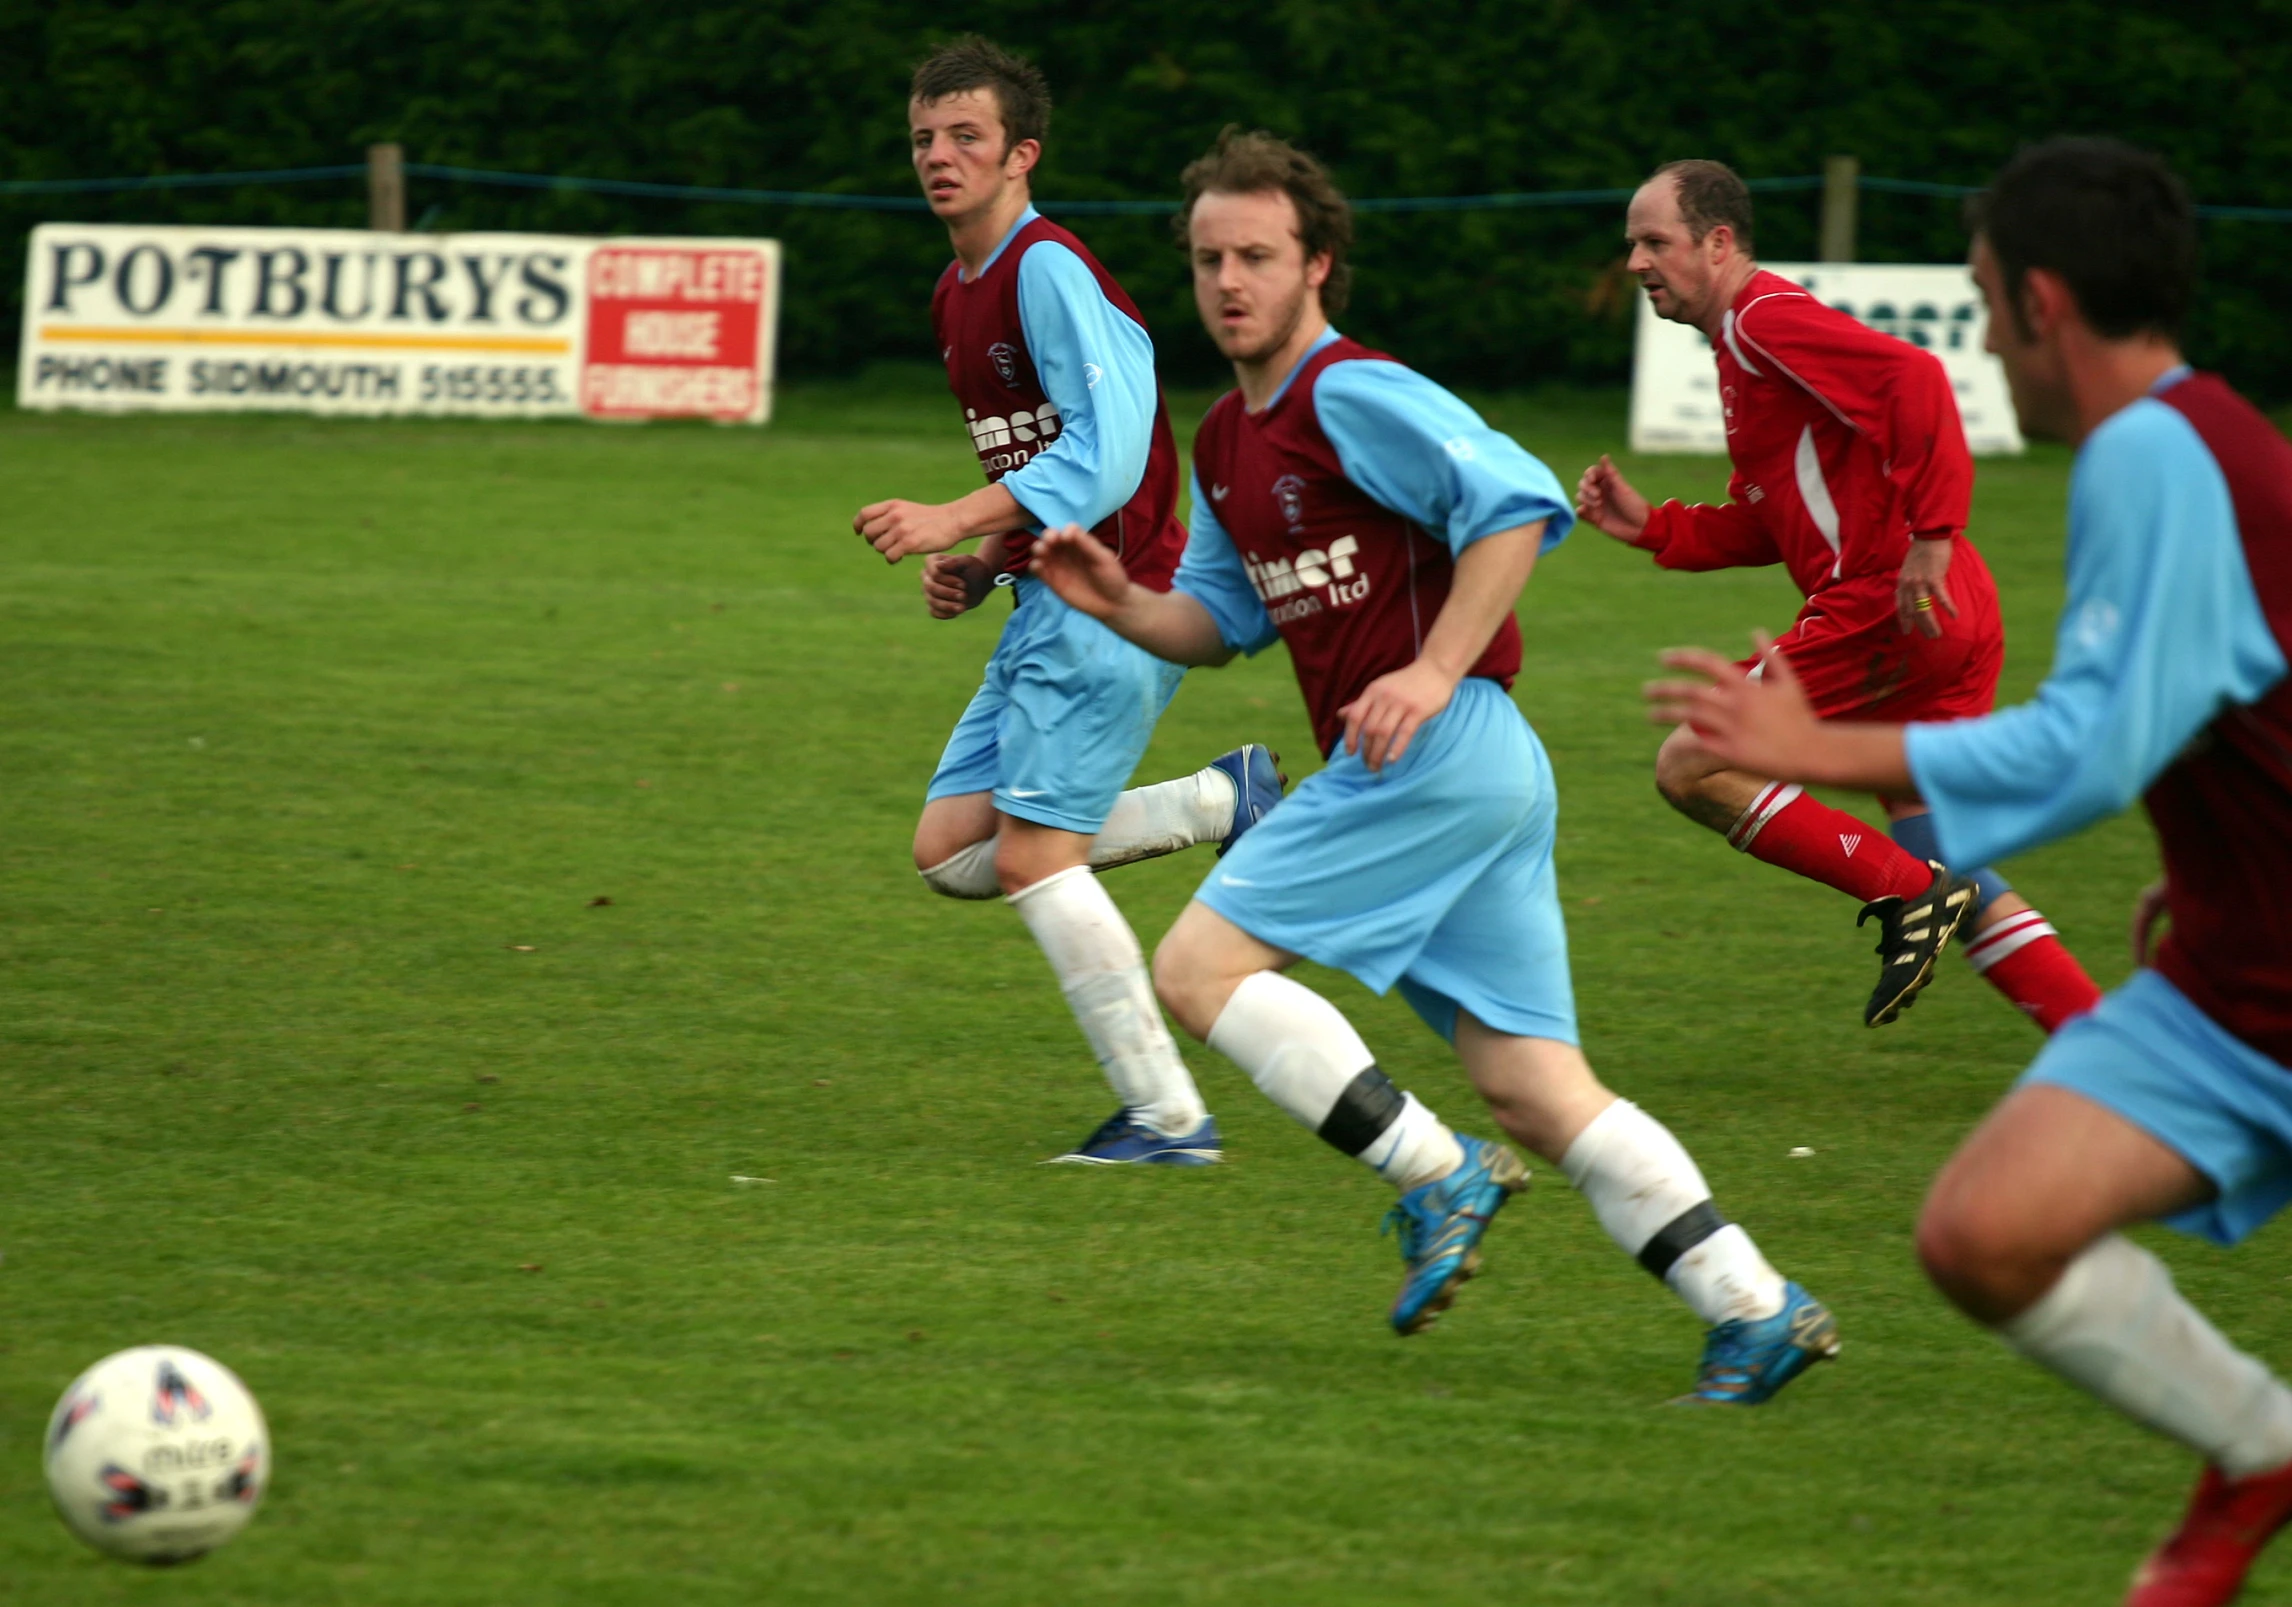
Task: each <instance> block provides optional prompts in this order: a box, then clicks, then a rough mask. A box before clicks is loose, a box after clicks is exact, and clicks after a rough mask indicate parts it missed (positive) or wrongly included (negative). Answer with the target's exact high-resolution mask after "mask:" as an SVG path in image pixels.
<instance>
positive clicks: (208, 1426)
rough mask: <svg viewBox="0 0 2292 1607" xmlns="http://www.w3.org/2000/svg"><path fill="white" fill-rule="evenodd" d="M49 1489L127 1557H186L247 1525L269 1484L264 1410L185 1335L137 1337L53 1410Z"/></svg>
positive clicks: (87, 1531)
mask: <svg viewBox="0 0 2292 1607" xmlns="http://www.w3.org/2000/svg"><path fill="white" fill-rule="evenodd" d="M47 1470H48V1493H49V1494H50V1495H52V1496H54V1497H55V1501H56V1510H57V1511H58V1512H60V1513H62V1514H63V1517H64V1522H65V1523H67V1524H69V1525H70V1526H71V1530H72V1532H73V1533H74V1534H76V1535H78V1536H79V1537H80V1538H81V1539H82V1540H85V1541H86V1542H87V1543H88V1544H89V1545H91V1546H93V1547H95V1548H96V1550H98V1551H101V1552H103V1553H105V1554H106V1555H107V1556H113V1557H119V1558H122V1559H123V1560H125V1561H128V1562H147V1563H153V1564H164V1563H171V1562H189V1561H190V1560H191V1559H192V1558H193V1557H197V1556H202V1555H204V1554H205V1553H207V1552H210V1551H212V1550H214V1549H215V1548H216V1547H217V1546H219V1545H221V1544H222V1543H223V1542H224V1541H226V1540H228V1539H230V1538H231V1536H233V1535H235V1534H237V1533H238V1532H239V1531H240V1530H241V1529H243V1528H245V1527H246V1524H247V1520H248V1519H249V1518H251V1517H253V1516H254V1515H255V1507H256V1505H257V1504H258V1503H260V1502H261V1500H262V1498H263V1491H264V1490H266V1489H267V1488H269V1486H270V1482H271V1439H270V1433H269V1431H268V1430H267V1429H265V1428H264V1426H263V1413H262V1408H261V1407H259V1406H257V1405H256V1404H255V1397H254V1396H253V1395H251V1394H249V1393H248V1392H247V1386H246V1385H244V1384H242V1383H240V1382H239V1378H238V1375H237V1374H236V1373H234V1372H232V1371H231V1369H230V1368H228V1367H225V1366H224V1365H223V1364H222V1363H221V1362H219V1361H216V1360H214V1359H213V1358H211V1357H207V1356H202V1355H201V1354H199V1352H197V1351H195V1350H186V1349H184V1348H183V1347H182V1346H180V1345H139V1346H137V1347H136V1348H135V1349H133V1350H123V1351H120V1352H119V1353H118V1354H117V1355H112V1356H106V1357H105V1358H104V1359H103V1360H102V1361H99V1362H97V1363H96V1364H95V1365H94V1366H93V1367H90V1368H89V1369H88V1370H87V1371H86V1372H84V1373H82V1374H80V1376H79V1377H78V1378H76V1379H74V1380H72V1387H71V1388H69V1389H67V1390H65V1391H64V1398H63V1399H62V1400H60V1401H58V1402H56V1410H55V1413H54V1415H53V1416H51V1417H50V1418H49V1419H48V1441H47Z"/></svg>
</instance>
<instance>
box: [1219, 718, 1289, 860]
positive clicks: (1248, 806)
mask: <svg viewBox="0 0 2292 1607" xmlns="http://www.w3.org/2000/svg"><path fill="white" fill-rule="evenodd" d="M1210 768H1211V769H1212V770H1222V771H1224V772H1225V774H1226V778H1227V779H1228V780H1229V781H1231V782H1232V783H1233V784H1234V818H1233V824H1232V825H1231V826H1230V827H1228V828H1227V830H1226V834H1225V836H1223V837H1221V838H1220V839H1218V858H1220V859H1223V858H1225V857H1226V854H1227V852H1228V851H1229V850H1230V849H1231V848H1232V847H1233V845H1234V844H1236V843H1238V842H1240V841H1241V840H1242V833H1243V832H1245V831H1247V830H1249V829H1250V827H1252V826H1254V825H1256V824H1257V823H1258V822H1259V821H1261V820H1263V819H1264V818H1265V817H1266V812H1267V811H1268V810H1270V809H1272V808H1273V806H1274V805H1275V804H1277V803H1279V802H1281V789H1282V788H1284V787H1286V786H1288V785H1289V778H1288V777H1287V776H1285V775H1283V774H1282V773H1281V755H1280V754H1278V753H1276V752H1274V751H1273V750H1272V749H1271V748H1269V747H1267V746H1266V745H1265V744H1264V743H1262V742H1245V743H1243V744H1242V745H1241V746H1240V747H1238V748H1236V749H1234V751H1233V752H1231V753H1224V754H1220V755H1219V756H1218V757H1217V758H1215V759H1212V760H1211V761H1210Z"/></svg>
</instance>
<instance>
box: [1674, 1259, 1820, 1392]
mask: <svg viewBox="0 0 2292 1607" xmlns="http://www.w3.org/2000/svg"><path fill="white" fill-rule="evenodd" d="M1837 1354H1838V1319H1837V1318H1836V1317H1833V1316H1832V1315H1831V1314H1830V1308H1829V1307H1828V1306H1826V1305H1824V1304H1823V1303H1822V1302H1821V1301H1819V1300H1817V1299H1816V1298H1815V1297H1814V1296H1813V1295H1810V1294H1808V1293H1807V1292H1806V1291H1805V1290H1804V1289H1801V1288H1800V1287H1799V1286H1798V1285H1797V1284H1795V1283H1786V1284H1784V1285H1783V1309H1782V1310H1780V1311H1778V1312H1776V1313H1775V1314H1774V1315H1773V1316H1772V1317H1762V1318H1760V1319H1759V1320H1758V1321H1756V1322H1753V1321H1750V1320H1749V1319H1747V1318H1740V1317H1739V1318H1737V1319H1736V1320H1735V1321H1733V1322H1723V1323H1721V1324H1720V1325H1719V1326H1718V1327H1716V1328H1714V1329H1712V1330H1711V1332H1710V1333H1708V1334H1706V1335H1705V1336H1704V1339H1703V1370H1702V1371H1701V1372H1700V1373H1698V1374H1696V1377H1695V1390H1694V1393H1692V1394H1688V1395H1682V1396H1680V1397H1679V1398H1678V1399H1677V1400H1675V1401H1674V1402H1673V1403H1672V1404H1673V1405H1675V1406H1756V1405H1758V1404H1759V1403H1760V1402H1761V1401H1765V1400H1772V1399H1773V1398H1774V1396H1775V1394H1776V1393H1777V1392H1778V1391H1780V1390H1781V1389H1782V1387H1783V1386H1784V1385H1785V1384H1787V1383H1789V1382H1790V1381H1791V1380H1792V1379H1794V1378H1796V1377H1798V1376H1799V1374H1801V1373H1803V1372H1805V1371H1806V1370H1807V1369H1808V1368H1809V1367H1812V1366H1813V1365H1814V1364H1815V1363H1816V1362H1818V1361H1829V1360H1830V1359H1831V1358H1832V1357H1833V1356H1836V1355H1837Z"/></svg>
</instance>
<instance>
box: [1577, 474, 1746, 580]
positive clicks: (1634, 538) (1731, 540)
mask: <svg viewBox="0 0 2292 1607" xmlns="http://www.w3.org/2000/svg"><path fill="white" fill-rule="evenodd" d="M1727 495H1728V497H1729V499H1730V500H1728V501H1726V502H1724V503H1720V504H1718V505H1717V506H1712V505H1709V504H1706V503H1701V502H1678V501H1671V502H1666V503H1663V504H1661V505H1660V506H1658V505H1656V504H1653V503H1650V502H1649V501H1648V500H1647V498H1646V497H1644V496H1642V495H1641V494H1640V493H1639V491H1638V490H1637V489H1636V488H1635V487H1634V486H1633V485H1632V483H1631V482H1630V481H1629V480H1626V479H1625V478H1624V476H1623V471H1622V470H1621V469H1619V468H1617V467H1616V465H1615V460H1614V459H1613V458H1611V457H1609V456H1608V455H1607V454H1605V453H1602V454H1601V455H1600V461H1599V462H1597V463H1595V464H1593V465H1592V466H1591V467H1590V468H1588V469H1586V470H1585V471H1584V472H1583V475H1582V477H1581V478H1579V479H1578V480H1577V481H1576V516H1577V517H1578V518H1579V519H1581V520H1583V521H1584V523H1586V524H1588V525H1590V526H1592V527H1593V528H1594V529H1595V530H1600V531H1603V532H1605V533H1606V534H1608V535H1611V536H1613V537H1615V538H1616V540H1618V541H1620V542H1622V543H1624V544H1625V545H1626V546H1630V547H1637V548H1639V549H1640V550H1641V551H1642V552H1645V553H1648V554H1650V555H1651V556H1653V557H1654V559H1655V561H1656V563H1657V564H1659V565H1660V566H1661V567H1663V568H1665V569H1747V568H1748V569H1755V568H1757V567H1759V566H1761V565H1763V564H1776V563H1781V562H1782V561H1783V555H1782V553H1781V552H1780V551H1779V550H1778V549H1777V548H1776V546H1775V543H1774V538H1773V537H1771V536H1770V535H1768V534H1767V527H1766V526H1765V525H1763V524H1761V523H1760V522H1759V517H1758V515H1757V514H1755V513H1753V512H1752V511H1751V509H1750V507H1749V505H1748V504H1746V503H1745V502H1744V501H1743V500H1742V496H1743V485H1742V476H1741V475H1735V476H1732V477H1731V478H1730V479H1729V480H1728V482H1727Z"/></svg>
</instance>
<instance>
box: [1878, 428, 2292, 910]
mask: <svg viewBox="0 0 2292 1607" xmlns="http://www.w3.org/2000/svg"><path fill="white" fill-rule="evenodd" d="M2068 568H2069V596H2068V601H2067V603H2066V604H2065V605H2064V607H2063V609H2062V614H2061V625H2060V628H2059V630H2058V631H2057V633H2056V635H2055V638H2054V644H2053V669H2052V671H2051V673H2049V674H2048V675H2047V676H2046V678H2045V682H2044V684H2043V685H2041V686H2040V687H2039V688H2038V689H2037V696H2036V697H2035V698H2034V699H2033V700H2032V701H2030V702H2028V703H2024V704H2021V705H2020V706H2018V707H2016V708H2011V709H2002V710H2000V711H1999V712H1997V713H1996V714H1991V715H1986V716H1984V717H1982V718H1980V719H1975V720H1956V721H1950V722H1947V723H1942V724H1929V725H1913V726H1911V727H1910V728H1909V730H1908V732H1907V733H1906V734H1905V736H1904V739H1903V740H1904V746H1905V749H1906V752H1907V754H1908V757H1909V761H1910V774H1911V776H1912V778H1913V779H1914V780H1915V781H1916V782H1917V784H1918V793H1919V796H1921V797H1922V798H1924V799H1925V800H1926V802H1927V803H1928V804H1929V805H1931V806H1932V808H1933V811H1934V824H1935V829H1936V831H1937V832H1938V834H1939V836H1940V839H1941V844H1942V853H1943V857H1944V858H1945V859H1947V860H1948V861H1949V863H1950V864H1951V865H1952V866H1953V867H1956V868H1958V869H1973V868H1976V867H1979V866H1982V865H1986V864H1989V863H1990V862H1991V861H1993V860H1997V859H2003V858H2005V857H2006V856H2008V855H2011V854H2016V853H2019V852H2021V851H2022V850H2024V849H2028V848H2034V847H2036V846H2037V845H2039V844H2040V843H2047V842H2052V841H2054V840H2055V839H2057V838H2061V837H2066V836H2068V835H2070V834H2071V833H2072V832H2075V831H2078V830H2081V829H2082V828H2084V827H2086V826H2089V825H2091V824H2092V823H2093V822H2094V821H2096V820H2099V819H2101V818H2102V817H2104V816H2106V815H2112V814H2115V813H2117V812H2118V811H2119V810H2122V809H2125V808H2127V807H2128V806H2130V805H2131V804H2132V802H2133V801H2134V800H2135V799H2136V798H2138V797H2140V795H2141V794H2142V792H2143V791H2144V790H2146V789H2147V787H2148V785H2149V783H2150V782H2152V781H2154V780H2155V779H2156V777H2157V775H2158V774H2159V772H2161V771H2162V770H2163V769H2164V768H2165V767H2166V766H2167V765H2169V764H2171V763H2172V761H2173V759H2174V757H2175V755H2177V754H2178V753H2179V752H2180V751H2181V749H2182V748H2184V747H2186V746H2187V745H2188V742H2189V740H2190V739H2191V738H2192V737H2194V736H2195V735H2196V734H2197V733H2198V732H2200V731H2202V730H2203V729H2204V728H2205V726H2206V725H2208V724H2210V723H2211V722H2212V720H2213V718H2214V717H2215V716H2216V715H2218V714H2219V713H2220V712H2221V710H2222V709H2223V708H2225V707H2227V706H2228V705H2230V704H2236V703H2250V702H2253V701H2254V700H2256V699H2258V698H2259V697H2260V696H2261V695H2262V694H2263V693H2265V692H2266V691H2267V690H2268V688H2270V687H2271V686H2273V685H2275V684H2276V683H2277V682H2278V681H2280V680H2282V679H2283V678H2284V675H2285V668H2286V667H2285V662H2284V655H2283V654H2282V652H2280V651H2279V650H2278V648H2277V646H2276V638H2275V636H2274V634H2273V633H2272V632H2271V631H2270V630H2269V628H2268V621H2267V617H2266V616H2265V615H2263V614H2262V613H2261V611H2260V599H2259V597H2258V595H2257V594H2256V593H2255V592H2254V591H2253V587H2252V574H2251V571H2250V570H2248V569H2247V568H2246V567H2245V562H2244V549H2243V545H2242V543H2241V542H2240V541H2239V540H2238V538H2237V530H2236V510H2235V506H2234V504H2233V503H2232V502H2231V501H2230V500H2229V494H2228V483H2227V481H2226V480H2224V479H2223V478H2222V477H2221V472H2220V466H2219V465H2218V464H2217V463H2215V462H2214V461H2213V458H2212V454H2211V453H2210V452H2209V451H2207V450H2206V449H2205V445H2204V442H2203V440H2202V439H2201V438H2200V437H2199V436H2198V435H2197V433H2196V430H2195V429H2194V428H2193V427H2192V426H2191V425H2190V424H2189V422H2188V420H2187V419H2185V418H2183V417H2182V416H2181V414H2180V413H2179V412H2177V411H2176V410H2174V409H2173V408H2170V407H2167V406H2166V405H2165V404H2164V403H2162V402H2159V401H2155V400H2153V399H2150V398H2143V399H2142V400H2140V401H2138V402H2135V403H2134V404H2133V405H2132V406H2130V407H2128V408H2126V409H2124V410H2123V411H2121V412H2119V413H2117V414H2115V415H2113V416H2112V417H2111V418H2109V419H2108V420H2107V421H2105V422H2104V423H2103V424H2102V425H2101V427H2100V428H2099V429H2097V430H2095V431H2094V432H2093V434H2092V435H2091V436H2089V437H2088V438H2087V440H2086V442H2085V445H2084V447H2083V449H2082V450H2081V451H2080V452H2079V453H2078V456H2077V468H2076V471H2075V473H2074V475H2073V476H2072V477H2071V480H2070V485H2069V563H2068Z"/></svg>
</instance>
